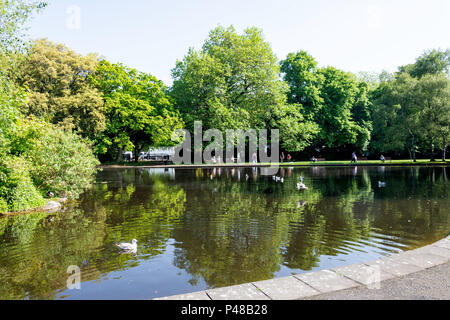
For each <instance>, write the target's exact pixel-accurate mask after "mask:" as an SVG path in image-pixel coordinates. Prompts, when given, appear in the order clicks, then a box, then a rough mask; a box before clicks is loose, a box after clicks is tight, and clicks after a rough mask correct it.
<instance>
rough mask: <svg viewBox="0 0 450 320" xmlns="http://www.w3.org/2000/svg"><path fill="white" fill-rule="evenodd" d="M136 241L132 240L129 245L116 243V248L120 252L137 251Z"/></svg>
mask: <svg viewBox="0 0 450 320" xmlns="http://www.w3.org/2000/svg"><path fill="white" fill-rule="evenodd" d="M137 242H138V241H137V240H136V239H133V240H132V241H131V243H127V242H121V243H116V246H118V247H119V248H120V249H121V250H122V251H130V252H133V251H136V250H137Z"/></svg>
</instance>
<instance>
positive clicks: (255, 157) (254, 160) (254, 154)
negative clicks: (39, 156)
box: [252, 152, 258, 163]
mask: <svg viewBox="0 0 450 320" xmlns="http://www.w3.org/2000/svg"><path fill="white" fill-rule="evenodd" d="M252 160H253V163H257V162H258V156H257V155H256V152H253V155H252Z"/></svg>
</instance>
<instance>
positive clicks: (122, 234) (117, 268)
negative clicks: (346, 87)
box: [0, 166, 450, 299]
mask: <svg viewBox="0 0 450 320" xmlns="http://www.w3.org/2000/svg"><path fill="white" fill-rule="evenodd" d="M261 173H264V168H240V169H239V168H206V169H178V168H177V169H174V168H166V169H164V168H162V169H161V168H152V169H151V168H141V169H104V170H103V171H102V172H100V173H99V174H98V176H97V179H96V183H95V184H94V185H93V186H92V188H91V190H89V191H87V192H86V193H85V194H83V195H82V197H81V198H80V199H79V200H78V201H76V202H74V203H71V204H69V205H68V206H67V207H66V208H65V209H64V210H63V211H61V212H58V213H51V214H49V213H32V214H21V215H16V216H8V217H2V218H0V298H1V299H152V298H155V297H162V296H168V295H175V294H182V293H188V292H193V291H199V290H204V289H207V288H217V287H222V286H228V285H234V284H240V283H246V282H250V281H258V280H265V279H271V278H274V277H283V276H288V275H291V274H295V273H304V272H308V271H312V270H321V269H328V268H333V267H338V266H344V265H350V264H354V263H360V262H364V261H368V260H373V259H377V258H379V257H382V256H386V255H390V254H393V253H396V252H401V251H405V250H411V249H414V248H418V247H421V246H424V245H426V244H429V243H432V242H435V241H437V240H439V239H442V238H443V237H445V236H447V235H448V234H449V232H450V209H449V208H450V184H449V180H448V179H449V177H450V167H388V166H386V167H382V166H380V167H362V166H360V167H356V166H355V167H295V168H293V167H292V168H287V167H286V168H283V169H280V171H279V173H278V176H280V177H283V182H281V181H276V180H274V179H273V178H272V176H265V175H262V174H261ZM300 177H303V182H304V184H305V185H306V186H307V187H308V189H307V190H298V189H297V183H298V181H299V180H300ZM379 181H381V182H385V183H386V184H385V186H380V185H379ZM132 239H137V240H138V250H137V252H136V253H135V254H130V253H128V254H120V253H119V250H118V248H117V247H116V246H115V243H116V242H119V241H120V242H121V241H124V242H131V240H132ZM69 266H77V267H78V268H79V270H80V272H81V284H80V289H72V290H70V289H68V288H67V279H68V277H69V276H70V274H69V273H68V272H67V271H68V267H69Z"/></svg>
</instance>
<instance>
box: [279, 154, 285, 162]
mask: <svg viewBox="0 0 450 320" xmlns="http://www.w3.org/2000/svg"><path fill="white" fill-rule="evenodd" d="M283 161H284V152H281V155H280V162H283Z"/></svg>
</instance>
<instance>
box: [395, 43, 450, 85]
mask: <svg viewBox="0 0 450 320" xmlns="http://www.w3.org/2000/svg"><path fill="white" fill-rule="evenodd" d="M449 71H450V49H447V50H445V51H441V50H437V49H433V50H429V51H426V52H424V53H423V54H422V55H421V56H420V57H418V58H417V59H416V62H415V63H414V64H408V65H406V66H401V67H399V73H402V72H406V73H408V74H409V75H411V76H412V77H414V78H421V77H423V76H424V75H427V74H439V73H443V74H446V75H448V74H449Z"/></svg>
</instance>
